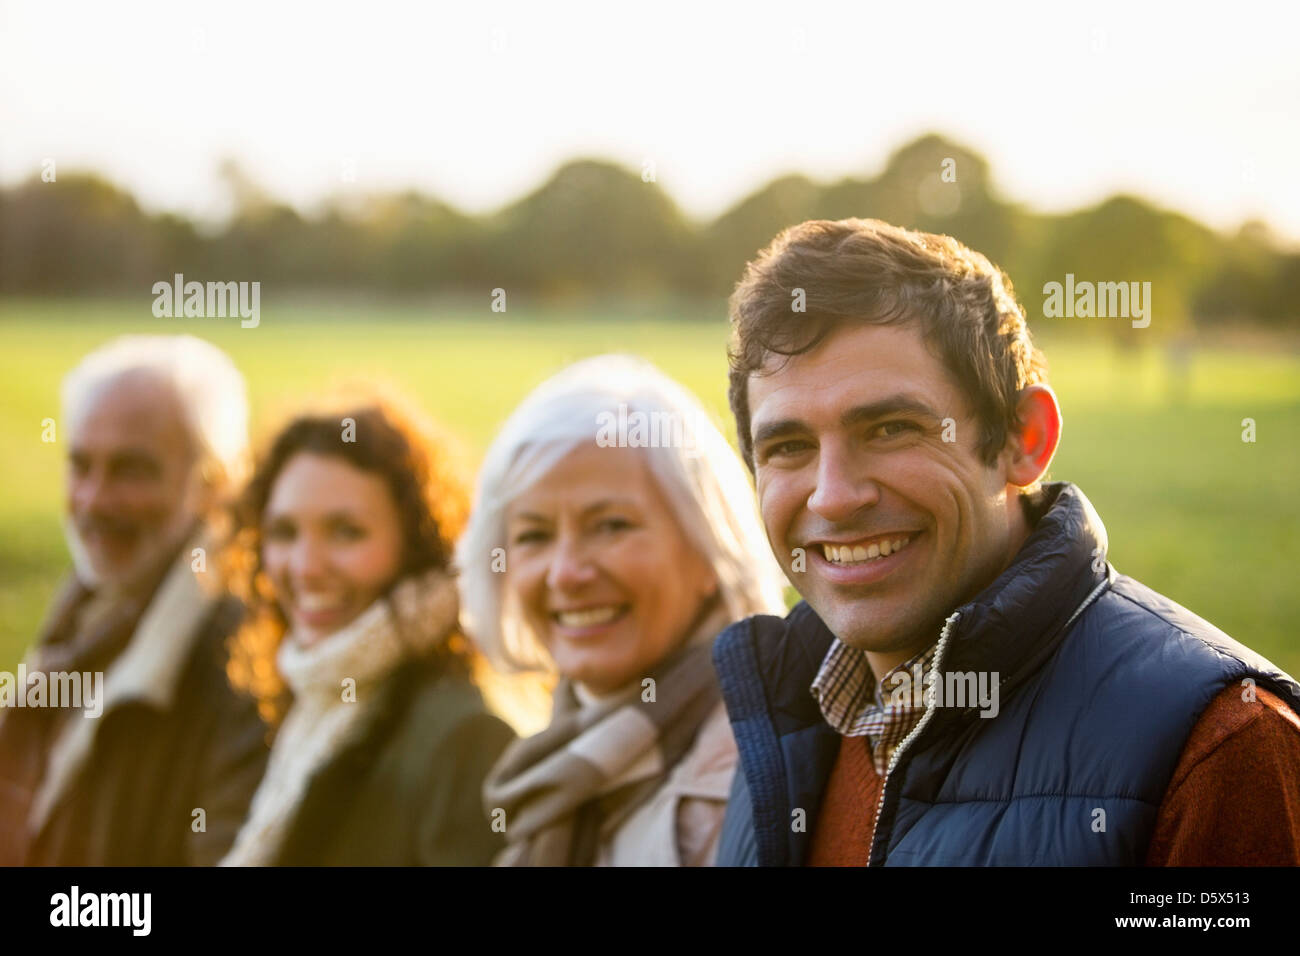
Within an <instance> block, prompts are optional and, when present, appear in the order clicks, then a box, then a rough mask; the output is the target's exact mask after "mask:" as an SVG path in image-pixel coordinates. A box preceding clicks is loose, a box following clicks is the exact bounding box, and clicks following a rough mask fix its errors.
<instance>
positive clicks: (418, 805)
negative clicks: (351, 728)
mask: <svg viewBox="0 0 1300 956" xmlns="http://www.w3.org/2000/svg"><path fill="white" fill-rule="evenodd" d="M372 693H375V694H376V695H377V699H376V700H375V701H374V702H373V704H374V706H373V707H372V708H370V710H369V712H368V714H367V715H366V717H365V721H366V723H365V726H364V727H363V729H362V732H361V733H360V734H359V735H357V736H356V737H355V738H354V739H353V742H352V743H350V744H349V745H348V746H347V747H345V748H343V749H342V750H340V751H339V752H338V753H337V754H335V755H334V757H333V758H332V759H331V760H330V761H329V762H328V763H327V764H326V765H325V766H324V767H323V768H321V770H319V771H318V772H317V773H316V774H315V775H314V776H313V777H312V779H311V780H310V781H309V782H308V784H307V792H306V794H305V796H304V798H303V801H302V804H301V806H300V807H299V811H298V814H297V816H296V818H295V820H294V822H293V824H292V825H291V827H290V830H289V835H288V837H287V838H286V840H285V843H284V846H283V848H282V850H281V852H280V855H279V857H278V859H277V860H276V863H277V864H278V865H281V866H487V865H488V864H490V863H491V862H492V857H493V856H494V855H495V854H496V852H497V851H498V850H499V849H501V847H502V846H504V837H503V835H502V834H500V833H494V832H493V830H492V827H491V825H490V821H489V819H488V817H487V816H486V814H484V812H483V800H482V790H483V778H484V777H485V776H487V772H488V770H489V769H490V768H491V766H492V765H493V764H494V763H495V762H496V759H497V757H498V756H500V754H501V751H502V750H504V749H505V747H506V745H507V744H509V743H510V741H512V740H513V739H514V737H515V734H514V731H512V730H511V729H510V727H509V726H508V725H507V724H505V723H504V722H503V721H501V720H500V719H498V718H497V717H494V716H492V715H491V714H490V713H489V712H488V710H487V708H486V706H485V705H484V703H483V698H482V696H481V695H480V694H479V691H478V689H477V688H476V687H475V686H474V685H473V684H472V683H471V682H470V681H469V680H468V679H467V678H465V677H462V676H459V675H451V674H439V673H437V672H436V671H435V670H433V669H432V666H431V665H428V664H423V663H421V664H408V665H406V666H404V667H402V668H400V669H399V670H398V671H397V672H395V673H394V675H393V676H391V677H389V678H388V679H387V680H386V681H385V682H384V683H383V684H381V685H380V686H379V687H378V688H377V689H376V690H374V691H373V692H372Z"/></svg>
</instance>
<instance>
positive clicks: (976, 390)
mask: <svg viewBox="0 0 1300 956" xmlns="http://www.w3.org/2000/svg"><path fill="white" fill-rule="evenodd" d="M796 290H803V305H804V311H796V310H795V308H794V306H795V304H796V301H797V300H796ZM907 322H916V323H918V326H919V328H920V331H921V335H922V338H923V339H924V340H925V341H926V342H927V343H929V345H930V347H931V348H932V349H934V350H935V351H936V352H937V354H938V357H939V358H940V360H941V361H942V362H943V364H944V366H945V367H946V368H947V369H948V371H949V373H950V374H952V376H953V377H954V378H955V379H956V381H957V383H958V385H959V386H960V388H961V389H962V392H963V393H964V394H965V396H966V399H967V401H969V402H970V405H971V408H972V410H973V411H974V413H975V416H976V419H977V420H978V421H979V423H980V436H979V441H978V448H979V451H980V454H981V456H982V457H983V459H984V461H985V462H986V463H989V464H991V463H992V462H993V461H994V460H995V459H996V458H997V456H998V453H999V452H1000V451H1001V450H1002V448H1003V446H1004V445H1005V443H1006V439H1007V435H1008V433H1009V432H1010V431H1012V430H1014V429H1015V428H1016V425H1017V422H1016V399H1017V396H1018V395H1019V393H1020V390H1021V389H1023V388H1025V387H1026V386H1028V385H1034V384H1040V383H1043V382H1046V381H1047V364H1046V361H1045V359H1044V358H1043V354H1042V353H1041V352H1040V351H1039V350H1038V349H1037V348H1036V347H1035V346H1034V344H1033V342H1032V341H1031V340H1030V336H1029V328H1028V326H1027V325H1026V324H1025V310H1024V308H1023V307H1022V306H1021V305H1020V303H1019V302H1017V301H1016V299H1015V295H1014V293H1013V292H1012V288H1011V281H1010V280H1009V279H1008V278H1007V276H1006V274H1005V273H1003V272H1002V271H1001V270H1000V269H998V268H997V267H996V266H994V265H993V264H992V263H991V262H989V260H988V259H986V258H985V257H984V256H982V255H980V254H979V253H978V252H975V251H973V250H971V249H968V248H967V247H966V246H964V245H962V244H961V243H960V242H958V241H957V240H956V239H953V238H952V237H950V236H937V235H932V234H930V233H924V232H913V231H911V230H908V229H900V228H899V227H897V226H891V225H889V224H888V223H884V222H880V221H879V220H875V219H842V220H839V221H836V222H832V221H829V220H824V219H819V220H812V221H809V222H804V223H801V224H799V225H797V226H792V227H790V228H789V229H786V230H785V231H783V232H782V233H781V234H780V235H778V236H777V237H776V238H775V239H774V240H772V243H771V244H770V245H769V246H768V247H767V248H766V249H764V250H763V251H762V252H760V253H759V254H758V256H757V258H755V259H754V260H753V261H752V262H750V263H749V264H748V265H747V266H746V267H745V274H744V276H743V277H742V278H741V280H740V282H739V283H738V284H737V286H736V291H735V292H734V293H733V294H732V296H731V327H732V335H731V345H730V348H729V350H728V357H729V359H730V363H731V374H730V387H729V390H728V397H729V399H730V401H731V411H732V414H733V415H734V416H735V418H736V428H737V431H738V437H739V440H740V451H741V455H742V457H743V458H744V459H745V462H746V464H748V465H749V467H750V470H751V471H752V470H753V468H754V449H753V445H752V442H751V440H750V409H749V378H750V376H751V375H756V374H763V372H764V369H765V366H766V364H767V361H768V359H769V358H770V357H771V356H773V355H782V356H786V357H787V360H788V357H789V356H794V355H802V354H803V353H805V352H808V351H811V350H812V349H814V348H816V346H817V345H818V344H819V343H820V342H821V341H822V340H823V339H825V338H826V336H827V335H829V334H830V333H831V332H832V331H833V330H834V329H836V328H837V327H839V326H841V325H844V324H848V323H874V324H879V325H891V324H899V323H907Z"/></svg>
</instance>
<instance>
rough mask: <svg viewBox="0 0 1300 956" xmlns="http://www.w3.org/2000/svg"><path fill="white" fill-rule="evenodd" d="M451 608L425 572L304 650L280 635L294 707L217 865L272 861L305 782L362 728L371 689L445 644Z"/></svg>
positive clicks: (443, 588) (451, 599) (440, 583)
mask: <svg viewBox="0 0 1300 956" xmlns="http://www.w3.org/2000/svg"><path fill="white" fill-rule="evenodd" d="M457 607H458V605H457V598H456V587H455V583H454V582H453V580H452V579H451V578H450V577H449V576H448V575H447V574H446V573H445V572H442V571H431V572H428V573H426V574H424V575H422V576H420V577H418V578H412V579H408V580H405V581H403V582H401V583H400V584H398V585H397V587H395V588H394V589H393V591H392V592H391V593H390V595H389V596H388V597H385V598H380V599H379V600H377V601H376V602H375V603H374V604H372V605H371V606H370V607H368V608H367V609H366V610H365V611H363V612H362V613H361V614H360V615H359V616H358V617H357V618H356V619H355V620H353V621H352V622H351V623H350V624H348V625H347V626H346V627H344V628H342V629H340V630H338V631H336V632H335V633H333V634H330V635H329V636H328V637H324V638H321V639H320V640H318V641H316V642H315V643H313V644H310V645H308V646H307V647H303V646H302V645H301V644H300V643H299V642H298V641H297V640H295V639H294V636H293V635H292V634H287V635H285V639H284V640H283V641H282V642H281V644H280V651H279V653H278V655H277V657H276V664H277V666H278V667H279V669H280V673H281V674H282V675H283V676H284V679H285V683H287V684H288V685H289V688H290V690H291V691H292V692H293V704H292V706H291V707H290V708H289V713H288V714H287V715H286V716H285V719H284V723H283V724H281V726H280V729H279V731H278V732H277V733H276V737H275V743H274V745H273V746H272V748H271V757H270V760H269V761H268V763H267V768H266V775H265V776H264V777H263V778H262V782H261V783H260V784H259V785H258V788H257V793H256V794H255V795H254V796H253V802H252V805H251V807H250V808H249V814H248V819H247V820H246V821H245V822H244V825H243V827H241V828H240V831H239V835H238V836H237V837H236V838H235V843H234V846H233V847H231V849H230V852H229V853H227V854H226V856H225V858H224V859H223V860H222V861H221V865H222V866H267V865H270V864H271V863H273V862H274V861H275V860H276V859H277V857H278V855H279V852H280V849H281V847H282V846H283V844H284V841H285V839H286V838H287V837H288V834H289V831H290V826H291V824H292V823H293V820H294V817H295V815H296V814H297V810H298V807H299V805H300V804H301V802H302V799H303V797H304V796H305V795H306V791H307V784H308V782H309V781H310V780H311V778H312V776H313V775H314V774H315V773H316V772H317V771H318V770H319V769H320V768H321V767H323V766H324V765H325V764H326V763H328V761H329V760H330V758H331V757H332V756H334V755H335V754H337V753H338V752H339V751H340V750H341V749H342V748H343V747H344V746H345V745H347V744H348V743H350V742H351V740H352V739H353V736H354V732H355V731H356V729H357V728H358V727H360V726H362V725H363V721H362V717H363V716H364V715H365V714H366V713H367V711H368V709H369V704H370V702H371V700H373V698H374V693H373V691H374V688H375V687H376V686H377V685H378V684H379V683H380V682H381V681H382V680H383V679H384V678H386V677H387V676H388V675H389V674H391V673H392V672H393V671H394V670H395V669H396V668H397V667H399V666H400V665H401V664H402V663H403V662H405V661H406V660H408V659H410V658H412V657H418V656H420V655H423V654H426V653H428V652H429V651H431V650H433V649H434V648H436V647H437V646H438V645H439V644H440V643H442V642H443V641H444V640H446V639H447V637H448V635H449V634H450V633H451V632H452V630H453V629H454V628H455V626H456V615H457Z"/></svg>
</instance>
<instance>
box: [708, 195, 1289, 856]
mask: <svg viewBox="0 0 1300 956" xmlns="http://www.w3.org/2000/svg"><path fill="white" fill-rule="evenodd" d="M731 313H732V326H733V339H732V347H731V366H732V371H731V388H730V398H731V407H732V411H733V413H734V414H735V417H736V422H737V428H738V433H739V439H740V446H741V451H742V453H743V455H744V457H745V459H746V461H747V462H748V463H749V464H750V467H751V468H752V469H753V472H754V476H755V481H756V485H757V491H758V499H759V505H760V508H761V511H762V515H763V521H764V524H765V526H766V529H767V535H768V540H769V543H770V544H771V546H772V550H773V553H774V554H775V555H776V557H777V560H778V561H780V562H781V564H782V565H783V567H784V568H785V570H786V573H787V575H788V576H789V578H790V580H791V582H792V583H793V584H794V585H795V587H796V588H797V589H798V590H799V592H800V593H801V594H802V595H803V597H804V599H805V601H804V602H803V603H801V604H799V605H798V606H797V607H796V608H795V609H794V610H793V611H792V612H791V613H790V614H789V616H787V617H786V618H784V619H780V618H776V617H767V616H758V617H752V618H749V619H747V620H745V621H742V622H740V623H738V624H735V625H733V626H731V627H730V628H728V629H727V630H726V631H724V632H723V634H722V635H721V636H720V637H719V638H718V640H717V642H716V644H715V648H714V661H715V665H716V667H717V670H718V674H719V678H720V680H721V683H722V687H723V692H724V696H725V699H726V702H727V708H728V713H729V716H730V718H731V721H732V726H733V730H734V732H735V735H736V740H737V745H738V747H739V750H740V759H741V767H742V772H740V773H738V774H737V775H736V779H735V784H734V787H733V792H732V799H731V803H730V805H729V807H728V812H727V819H726V823H725V825H724V832H723V837H722V845H721V848H720V851H719V858H718V863H719V864H721V865H755V864H757V865H872V866H883V865H887V864H888V865H895V866H899V865H1042V864H1048V865H1088V864H1102V865H1105V864H1110V865H1140V864H1147V865H1189V864H1190V865H1232V864H1258V863H1285V864H1296V863H1300V718H1297V714H1296V712H1295V710H1294V707H1295V705H1296V702H1297V701H1298V700H1300V685H1297V683H1296V682H1295V681H1294V680H1293V679H1292V678H1291V677H1290V676H1288V675H1287V674H1285V673H1283V672H1281V671H1280V670H1279V669H1278V668H1277V667H1275V666H1274V665H1273V664H1271V663H1270V662H1269V661H1267V660H1265V659H1264V658H1262V657H1260V656H1259V655H1258V654H1255V653H1254V652H1252V651H1251V650H1249V649H1248V648H1246V647H1244V646H1242V645H1241V644H1239V643H1237V642H1236V641H1234V640H1232V639H1231V638H1229V637H1228V636H1227V635H1225V634H1224V633H1222V632H1221V631H1219V630H1217V629H1216V628H1214V627H1213V626H1212V625H1210V624H1209V623H1207V622H1206V621H1204V620H1201V619H1200V618H1198V617H1196V616H1195V615H1194V614H1192V613H1191V612H1190V611H1188V610H1186V609H1185V608H1182V607H1179V606H1178V605H1176V604H1174V603H1173V602H1172V601H1170V600H1168V599H1167V598H1165V597H1162V596H1161V595H1159V594H1157V593H1155V592H1154V591H1151V590H1150V589H1149V588H1146V587H1144V586H1143V585H1141V584H1139V583H1138V582H1136V581H1134V580H1132V579H1131V578H1128V577H1125V576H1123V575H1121V574H1119V573H1118V572H1116V571H1115V569H1114V568H1113V567H1112V566H1111V565H1110V564H1109V563H1108V562H1107V560H1106V549H1107V545H1106V531H1105V528H1104V527H1103V525H1102V522H1101V519H1100V518H1099V517H1098V516H1097V513H1096V512H1095V511H1094V510H1093V508H1092V505H1091V504H1090V503H1089V502H1088V499H1087V498H1086V497H1085V496H1084V495H1083V493H1082V491H1080V490H1079V489H1078V488H1077V487H1075V486H1074V485H1071V484H1069V483H1066V482H1055V483H1045V481H1044V479H1045V476H1046V473H1047V469H1048V466H1049V465H1050V464H1051V461H1052V457H1053V455H1054V454H1055V451H1056V448H1057V444H1058V442H1059V440H1060V437H1061V421H1062V419H1061V412H1060V408H1059V406H1058V403H1057V400H1056V397H1055V395H1054V394H1053V392H1052V390H1051V388H1050V387H1049V385H1048V384H1047V374H1046V366H1045V363H1044V361H1043V357H1042V355H1041V354H1040V353H1039V352H1038V350H1037V349H1036V348H1035V346H1034V345H1033V343H1032V341H1031V340H1030V336H1029V331H1028V329H1027V327H1026V324H1025V317H1024V311H1023V309H1022V308H1021V306H1020V305H1019V304H1018V303H1017V302H1016V300H1015V298H1014V297H1013V294H1012V291H1011V287H1010V283H1009V282H1008V281H1007V279H1006V277H1005V276H1004V275H1003V274H1002V273H1001V272H1000V271H999V270H998V269H996V268H995V267H994V266H993V265H991V264H990V263H989V261H988V260H987V259H986V258H984V257H983V256H981V255H979V254H978V253H976V252H973V251H972V250H970V249H968V248H966V247H965V246H963V245H962V244H961V243H959V242H957V241H956V240H953V239H951V238H948V237H946V236H935V235H928V234H922V233H916V232H910V231H907V230H904V229H899V228H896V227H893V226H889V225H887V224H885V223H881V222H876V221H869V220H845V221H841V222H826V221H818V222H806V223H804V224H802V225H800V226H796V227H794V228H792V229H789V230H786V231H785V232H784V233H782V234H781V235H780V236H778V237H777V238H776V240H775V241H774V242H773V243H772V244H771V246H770V247H769V248H767V249H766V250H764V251H763V252H762V253H761V254H760V255H759V256H758V258H757V259H756V260H755V261H753V262H751V263H750V265H749V267H748V269H747V271H746V274H745V276H744V278H743V279H742V280H741V282H740V284H739V286H738V287H737V290H736V292H735V294H734V296H733V297H732V302H731ZM954 678H956V679H955V680H954ZM977 685H978V686H980V687H982V688H993V689H995V692H996V694H997V696H998V699H997V700H996V702H993V704H992V706H980V703H981V702H980V701H979V700H978V699H975V696H974V695H967V694H964V693H962V692H961V691H962V688H963V687H973V686H977ZM954 690H955V691H956V693H954ZM985 703H988V702H985Z"/></svg>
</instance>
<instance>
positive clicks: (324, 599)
mask: <svg viewBox="0 0 1300 956" xmlns="http://www.w3.org/2000/svg"><path fill="white" fill-rule="evenodd" d="M295 603H296V604H297V605H298V607H300V608H301V609H302V610H304V611H307V612H308V613H311V614H315V613H316V612H318V611H332V610H334V609H335V608H337V607H339V606H340V605H341V604H342V603H343V602H342V601H341V600H340V599H339V598H337V597H334V596H327V595H324V594H299V595H298V597H297V600H296V601H295Z"/></svg>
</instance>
